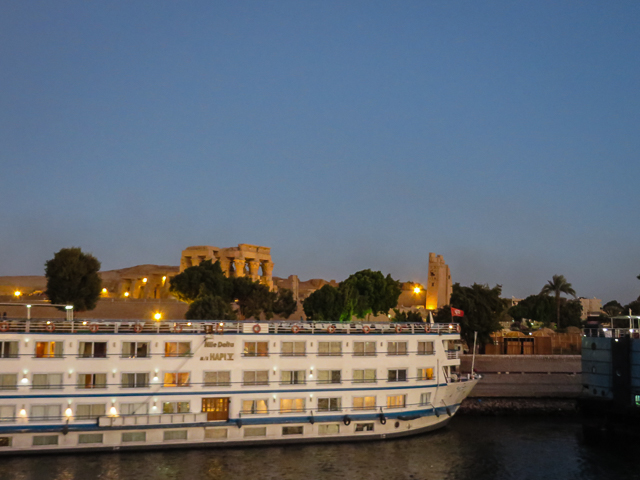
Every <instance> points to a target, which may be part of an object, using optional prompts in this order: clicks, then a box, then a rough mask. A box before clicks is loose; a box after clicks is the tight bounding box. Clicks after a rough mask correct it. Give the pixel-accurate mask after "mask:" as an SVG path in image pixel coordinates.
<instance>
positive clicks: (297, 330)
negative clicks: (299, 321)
mask: <svg viewBox="0 0 640 480" xmlns="http://www.w3.org/2000/svg"><path fill="white" fill-rule="evenodd" d="M299 331H300V327H299V326H298V325H294V326H293V327H291V332H292V333H298V332H299Z"/></svg>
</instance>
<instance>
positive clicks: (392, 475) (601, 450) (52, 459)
mask: <svg viewBox="0 0 640 480" xmlns="http://www.w3.org/2000/svg"><path fill="white" fill-rule="evenodd" d="M631 478H639V479H640V455H638V454H637V453H636V448H635V447H626V448H623V447H621V446H619V445H618V446H611V447H608V446H604V447H603V446H598V447H592V446H587V445H585V444H584V443H583V442H582V439H581V428H580V425H579V423H578V422H577V421H576V420H566V419H554V418H524V419H523V418H514V417H509V418H507V417H464V416H457V417H455V418H454V419H453V420H452V422H451V423H450V425H449V426H448V427H446V428H445V429H442V430H440V431H438V432H434V433H430V434H426V435H422V436H418V437H410V438H406V439H399V440H388V441H381V442H366V443H357V444H331V445H301V446H286V447H284V446H283V447H261V448H235V449H224V450H219V449H208V450H205V449H201V450H191V451H187V450H174V451H162V452H142V453H134V452H131V453H101V454H82V455H60V456H23V457H14V458H8V457H0V480H92V479H100V480H174V479H176V480H180V479H185V480H187V479H189V480H267V479H282V480H298V479H300V480H302V479H304V480H315V479H319V480H342V479H349V480H350V479H354V480H355V479H358V480H360V479H372V480H373V479H385V480H395V479H398V480H423V479H434V480H440V479H447V480H485V479H486V480H489V479H491V480H502V479H518V480H526V479H550V480H559V479H576V480H578V479H579V480H591V479H593V480H596V479H597V480H601V479H616V480H621V479H631Z"/></svg>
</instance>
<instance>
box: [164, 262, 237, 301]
mask: <svg viewBox="0 0 640 480" xmlns="http://www.w3.org/2000/svg"><path fill="white" fill-rule="evenodd" d="M170 282H171V286H170V287H169V291H170V292H171V293H172V294H173V295H174V296H175V297H176V298H177V299H178V300H181V301H183V302H186V303H191V302H194V301H195V300H196V299H197V298H198V297H199V296H200V295H201V294H202V293H203V292H204V293H206V294H208V295H212V296H214V297H220V298H222V299H224V300H225V301H227V302H231V301H232V300H233V299H232V285H231V282H230V281H229V279H228V278H227V277H226V276H225V275H224V272H223V271H222V268H220V262H215V263H211V260H205V261H203V262H200V265H196V266H194V267H189V268H187V269H186V270H185V271H184V272H182V273H180V274H178V275H176V276H175V277H173V278H172V279H171V280H170Z"/></svg>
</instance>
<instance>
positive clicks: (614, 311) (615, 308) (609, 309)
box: [602, 300, 624, 317]
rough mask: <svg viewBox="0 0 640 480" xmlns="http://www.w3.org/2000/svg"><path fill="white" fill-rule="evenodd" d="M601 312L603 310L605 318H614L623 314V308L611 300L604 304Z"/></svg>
mask: <svg viewBox="0 0 640 480" xmlns="http://www.w3.org/2000/svg"><path fill="white" fill-rule="evenodd" d="M602 310H604V312H605V313H606V314H607V316H609V317H615V316H617V315H622V313H623V312H624V307H623V306H622V304H621V303H620V302H618V301H617V300H611V301H610V302H607V303H605V304H604V306H603V307H602Z"/></svg>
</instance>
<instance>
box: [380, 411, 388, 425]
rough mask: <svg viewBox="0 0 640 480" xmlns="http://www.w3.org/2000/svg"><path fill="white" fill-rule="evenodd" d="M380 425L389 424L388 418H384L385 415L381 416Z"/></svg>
mask: <svg viewBox="0 0 640 480" xmlns="http://www.w3.org/2000/svg"><path fill="white" fill-rule="evenodd" d="M380 423H381V424H382V425H386V423H387V417H385V416H384V413H381V414H380Z"/></svg>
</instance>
